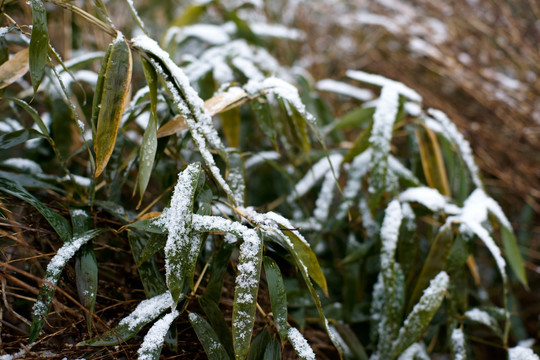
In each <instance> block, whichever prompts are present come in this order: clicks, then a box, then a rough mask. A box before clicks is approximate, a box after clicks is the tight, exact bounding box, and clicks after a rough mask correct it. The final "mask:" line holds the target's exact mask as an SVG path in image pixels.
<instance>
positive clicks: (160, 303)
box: [80, 291, 175, 346]
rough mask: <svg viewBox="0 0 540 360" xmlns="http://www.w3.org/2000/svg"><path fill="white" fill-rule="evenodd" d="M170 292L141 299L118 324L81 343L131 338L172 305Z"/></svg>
mask: <svg viewBox="0 0 540 360" xmlns="http://www.w3.org/2000/svg"><path fill="white" fill-rule="evenodd" d="M174 303H175V302H174V301H173V299H172V297H171V293H170V292H168V291H167V292H165V293H163V294H161V295H157V296H154V297H152V298H150V299H147V300H143V301H141V303H140V304H139V305H137V307H136V308H135V310H133V312H132V313H131V314H129V315H128V316H126V317H125V318H123V319H122V320H121V321H120V323H119V324H118V326H116V327H115V328H114V329H112V330H111V331H108V332H106V333H104V334H102V335H100V336H97V337H96V338H94V339H91V340H88V341H84V342H82V343H80V344H81V345H89V346H111V345H117V344H120V343H121V342H124V341H127V340H129V339H131V338H132V337H133V336H134V335H135V334H137V333H138V332H139V331H140V330H141V329H142V328H143V327H144V326H145V325H147V324H149V323H151V322H152V321H154V320H155V319H157V317H158V316H159V315H161V314H162V313H163V312H164V311H165V310H167V309H170V308H171V307H172V306H173V305H174Z"/></svg>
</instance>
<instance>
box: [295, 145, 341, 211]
mask: <svg viewBox="0 0 540 360" xmlns="http://www.w3.org/2000/svg"><path fill="white" fill-rule="evenodd" d="M342 159H343V155H341V154H331V155H330V156H328V157H323V158H322V159H321V160H319V161H318V162H317V163H315V165H313V166H312V167H311V169H309V170H308V172H307V173H306V175H305V176H304V177H303V178H302V179H300V181H298V183H297V184H296V186H295V187H294V191H293V192H292V193H291V194H290V195H289V196H288V199H289V201H293V200H294V199H296V198H300V197H302V196H304V195H305V194H307V192H308V191H309V190H311V189H312V188H313V187H314V186H315V185H316V184H317V183H318V182H319V181H320V180H321V179H322V178H323V177H325V176H326V175H327V174H328V173H330V174H332V168H333V169H336V168H337V167H338V166H339V164H340V162H341V160H342ZM332 179H333V177H332Z"/></svg>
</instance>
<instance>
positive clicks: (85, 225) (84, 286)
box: [69, 207, 98, 334]
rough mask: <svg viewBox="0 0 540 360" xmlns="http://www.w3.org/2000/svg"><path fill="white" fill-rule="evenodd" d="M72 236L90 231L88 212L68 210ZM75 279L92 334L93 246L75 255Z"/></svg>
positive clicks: (95, 268)
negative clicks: (86, 311)
mask: <svg viewBox="0 0 540 360" xmlns="http://www.w3.org/2000/svg"><path fill="white" fill-rule="evenodd" d="M69 212H70V215H71V222H72V224H73V236H74V237H78V236H81V235H82V234H84V233H85V232H86V231H88V230H90V228H91V226H92V219H91V218H90V214H89V212H88V210H83V209H78V208H74V207H72V208H70V209H69ZM75 278H76V283H77V292H78V294H79V299H80V301H81V304H82V305H83V306H84V307H85V308H86V309H87V310H88V312H89V313H85V314H84V315H85V317H86V324H87V327H88V332H89V333H90V334H92V315H93V314H94V309H95V306H96V298H97V289H98V265H97V260H96V255H95V253H94V246H93V245H92V243H90V242H89V243H87V244H85V245H83V246H82V247H81V249H80V250H79V251H78V252H77V254H76V255H75Z"/></svg>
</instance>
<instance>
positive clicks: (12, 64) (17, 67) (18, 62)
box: [0, 48, 29, 89]
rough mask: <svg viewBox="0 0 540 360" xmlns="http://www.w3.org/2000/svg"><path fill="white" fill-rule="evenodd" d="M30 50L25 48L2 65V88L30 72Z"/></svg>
mask: <svg viewBox="0 0 540 360" xmlns="http://www.w3.org/2000/svg"><path fill="white" fill-rule="evenodd" d="M28 55H29V50H28V48H25V49H23V50H21V51H19V52H18V53H16V54H15V55H13V57H12V58H11V59H9V60H8V61H6V62H5V63H3V64H2V65H0V89H3V88H5V87H6V86H8V85H10V84H13V83H14V82H15V81H17V80H19V79H20V78H21V77H23V76H24V74H26V73H27V72H28Z"/></svg>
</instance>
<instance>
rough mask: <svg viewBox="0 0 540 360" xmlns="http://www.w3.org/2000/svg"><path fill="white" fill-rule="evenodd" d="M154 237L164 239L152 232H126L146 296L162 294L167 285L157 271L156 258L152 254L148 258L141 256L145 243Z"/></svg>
mask: <svg viewBox="0 0 540 360" xmlns="http://www.w3.org/2000/svg"><path fill="white" fill-rule="evenodd" d="M156 237H157V238H163V239H165V237H164V236H160V235H154V234H150V235H149V236H148V235H147V234H144V233H142V232H140V231H130V232H129V233H128V240H129V246H130V248H131V253H132V254H133V259H134V260H135V264H136V265H137V270H138V272H139V278H140V279H141V282H142V284H143V287H144V292H145V294H146V297H148V298H151V297H153V296H156V295H159V294H163V293H164V292H165V291H166V290H167V285H165V281H164V280H163V276H162V275H161V273H160V272H159V267H158V265H157V263H156V260H155V259H154V258H153V257H152V256H149V257H148V258H144V257H143V255H144V249H146V247H147V245H148V244H149V243H150V242H152V241H153V240H154V238H156ZM164 244H165V241H163V245H164ZM163 245H162V248H163Z"/></svg>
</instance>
